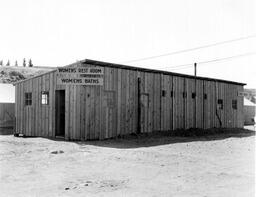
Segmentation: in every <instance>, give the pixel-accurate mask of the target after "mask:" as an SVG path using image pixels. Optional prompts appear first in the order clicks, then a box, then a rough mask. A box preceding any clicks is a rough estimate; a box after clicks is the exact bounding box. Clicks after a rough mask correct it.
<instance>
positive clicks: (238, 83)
mask: <svg viewBox="0 0 256 197" xmlns="http://www.w3.org/2000/svg"><path fill="white" fill-rule="evenodd" d="M80 62H81V63H83V64H85V63H88V64H93V65H98V66H108V67H112V68H121V69H130V70H137V71H144V72H154V73H161V74H167V75H174V76H179V77H187V78H193V79H195V78H196V79H201V80H207V81H218V82H224V83H231V84H236V85H242V86H244V85H246V83H241V82H236V81H229V80H224V79H215V78H208V77H199V76H196V77H195V76H193V75H186V74H181V73H175V72H170V71H164V70H155V69H148V68H142V67H135V66H128V65H124V64H116V63H110V62H104V61H97V60H92V59H85V60H82V61H80Z"/></svg>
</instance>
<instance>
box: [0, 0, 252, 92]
mask: <svg viewBox="0 0 256 197" xmlns="http://www.w3.org/2000/svg"><path fill="white" fill-rule="evenodd" d="M0 24H1V29H0V60H3V61H4V63H6V62H7V60H8V59H9V60H10V61H11V64H12V65H13V64H14V63H15V60H17V61H18V63H19V65H21V64H22V59H23V58H26V59H29V58H31V59H32V61H33V64H34V65H36V66H55V67H56V66H65V65H68V64H70V63H73V62H75V61H78V60H83V59H94V60H100V61H106V62H113V63H124V64H127V65H132V66H138V67H146V68H152V69H163V70H167V71H172V72H178V73H185V74H192V75H193V73H194V71H193V66H192V64H193V63H194V62H202V61H208V60H213V59H219V58H225V57H230V56H236V55H240V54H248V53H250V55H247V56H243V57H239V58H231V59H229V60H225V61H217V62H212V63H209V64H200V63H199V64H198V67H197V74H198V75H199V76H205V77H211V78H219V79H226V80H232V81H238V82H244V83H247V86H246V87H247V88H256V80H255V76H256V55H255V53H256V37H251V38H249V39H244V40H240V41H237V42H230V43H226V44H222V45H218V46H214V47H208V48H202V49H200V50H194V51H190V52H186V53H179V54H175V55H169V56H164V57H160V58H154V59H148V60H143V61H137V62H129V60H134V59H140V58H144V57H150V56H155V55H161V54H166V53H170V52H174V51H179V50H184V49H189V48H194V47H199V46H203V45H208V44H212V43H216V42H222V41H226V40H232V39H236V38H241V37H247V36H252V35H254V36H255V35H256V1H255V0H214V1H213V0H193V1H191V0H108V1H106V0H43V1H42V0H40V1H39V0H22V1H20V0H0ZM183 64H191V66H188V67H185V68H184V67H176V68H172V67H173V66H177V65H183ZM181 68H182V69H181Z"/></svg>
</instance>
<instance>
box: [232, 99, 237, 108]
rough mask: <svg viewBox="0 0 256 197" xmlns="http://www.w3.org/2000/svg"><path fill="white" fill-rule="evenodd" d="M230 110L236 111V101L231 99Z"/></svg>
mask: <svg viewBox="0 0 256 197" xmlns="http://www.w3.org/2000/svg"><path fill="white" fill-rule="evenodd" d="M232 109H233V110H237V99H232Z"/></svg>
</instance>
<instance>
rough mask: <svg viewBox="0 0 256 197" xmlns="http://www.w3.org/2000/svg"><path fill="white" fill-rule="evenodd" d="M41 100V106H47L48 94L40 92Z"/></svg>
mask: <svg viewBox="0 0 256 197" xmlns="http://www.w3.org/2000/svg"><path fill="white" fill-rule="evenodd" d="M41 98H42V100H41V103H42V105H49V92H42V93H41Z"/></svg>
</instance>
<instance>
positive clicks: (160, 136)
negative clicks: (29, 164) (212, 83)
mask: <svg viewBox="0 0 256 197" xmlns="http://www.w3.org/2000/svg"><path fill="white" fill-rule="evenodd" d="M250 136H255V131H254V130H248V129H207V130H202V129H189V130H176V131H166V132H163V131H161V132H153V133H142V134H130V135H125V136H120V137H117V138H113V139H106V140H90V141H66V142H67V143H76V144H78V145H80V146H86V145H93V146H100V147H109V148H118V149H128V148H140V147H151V146H160V145H167V144H175V143H188V142H196V141H213V140H224V139H227V138H244V137H250ZM27 138H37V137H27ZM47 139H49V140H52V141H56V142H57V141H65V140H64V139H56V138H47Z"/></svg>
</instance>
